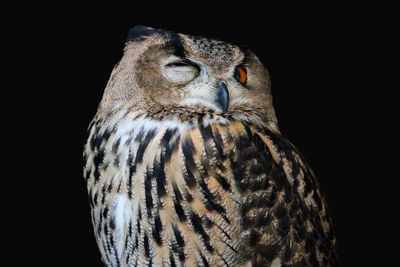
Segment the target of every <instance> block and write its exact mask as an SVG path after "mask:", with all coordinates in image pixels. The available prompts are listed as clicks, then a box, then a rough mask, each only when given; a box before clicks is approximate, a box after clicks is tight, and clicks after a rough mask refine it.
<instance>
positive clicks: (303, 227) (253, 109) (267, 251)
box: [83, 26, 337, 267]
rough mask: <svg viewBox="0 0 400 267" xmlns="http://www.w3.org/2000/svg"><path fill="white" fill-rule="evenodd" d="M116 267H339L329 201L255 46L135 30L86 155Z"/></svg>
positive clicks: (100, 227) (105, 245)
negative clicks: (281, 125) (287, 123)
mask: <svg viewBox="0 0 400 267" xmlns="http://www.w3.org/2000/svg"><path fill="white" fill-rule="evenodd" d="M83 154H84V156H83V157H84V168H83V169H84V170H83V173H84V178H85V181H86V183H87V189H88V195H89V202H90V207H91V218H92V222H93V226H94V234H95V237H96V241H97V245H98V247H99V250H100V252H101V255H102V260H103V262H104V264H105V265H106V266H188V267H189V266H231V267H234V266H336V265H337V252H336V239H335V236H334V231H333V227H332V221H331V218H330V216H329V213H328V208H327V204H326V201H325V199H324V197H323V195H322V193H321V190H320V188H319V186H318V182H317V180H316V178H315V176H314V174H313V172H312V170H311V169H310V167H309V166H308V165H307V163H306V162H305V160H304V158H303V156H302V155H301V154H300V153H299V151H298V150H297V149H296V148H295V147H294V146H293V145H292V144H291V143H290V142H289V141H288V140H287V139H286V138H285V137H284V136H283V135H282V134H281V133H280V131H279V129H278V125H277V118H276V116H275V111H274V107H273V105H272V96H271V90H270V79H269V74H268V72H267V70H266V69H265V68H264V67H263V64H262V63H261V62H260V60H259V59H258V58H257V57H256V55H254V54H253V52H252V51H250V50H249V49H248V48H246V47H240V46H236V45H233V44H229V43H227V42H224V41H219V40H214V39H207V38H202V37H197V36H191V35H185V34H178V33H174V32H171V31H167V30H161V29H153V28H149V27H143V26H136V27H134V28H132V29H131V30H130V31H129V35H128V39H127V41H126V44H125V48H124V54H123V57H122V59H121V60H120V62H119V63H118V64H117V65H116V66H115V68H114V69H113V71H112V73H111V77H110V79H109V81H108V84H107V86H106V89H105V91H104V95H103V98H102V100H101V102H100V104H99V106H98V110H97V113H96V115H95V116H94V118H93V120H92V122H91V123H90V125H89V128H88V139H87V143H86V145H85V146H84V153H83Z"/></svg>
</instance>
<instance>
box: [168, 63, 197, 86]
mask: <svg viewBox="0 0 400 267" xmlns="http://www.w3.org/2000/svg"><path fill="white" fill-rule="evenodd" d="M163 74H164V76H165V77H166V78H167V79H168V80H169V81H171V82H174V83H185V82H188V81H190V80H192V79H193V78H194V77H195V76H196V75H197V74H198V69H197V68H196V66H195V65H194V64H192V63H191V62H189V61H188V62H185V61H184V60H183V61H181V60H177V61H172V62H169V63H166V64H165V65H164V68H163Z"/></svg>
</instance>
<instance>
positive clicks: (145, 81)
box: [102, 26, 276, 121]
mask: <svg viewBox="0 0 400 267" xmlns="http://www.w3.org/2000/svg"><path fill="white" fill-rule="evenodd" d="M121 101H126V102H129V103H131V104H132V105H135V106H137V107H140V108H143V107H146V106H147V107H148V106H165V107H170V106H174V107H178V108H179V107H200V108H207V109H210V110H213V111H215V112H216V113H220V114H222V115H223V114H226V113H233V112H235V110H237V109H238V108H240V107H242V108H246V109H257V110H259V111H261V112H262V113H263V114H264V115H265V118H266V120H270V121H275V120H276V118H275V113H274V110H273V107H272V97H271V94H270V82H269V75H268V72H267V71H266V70H265V68H264V67H263V65H262V63H261V62H260V61H259V59H258V58H257V57H256V56H255V55H254V54H253V53H252V52H251V51H250V50H249V49H247V48H241V47H238V46H235V45H232V44H229V43H226V42H223V41H218V40H212V39H206V38H201V37H194V36H190V35H184V34H176V33H173V32H170V31H165V30H157V29H152V28H147V27H141V26H139V27H134V28H133V29H131V30H130V33H129V36H128V39H127V43H126V47H125V51H124V56H123V58H122V60H121V61H120V63H119V64H118V65H117V66H116V67H115V69H114V71H113V74H112V77H111V79H110V84H109V86H108V87H107V89H106V91H105V97H104V98H103V102H104V103H103V104H104V105H102V106H103V107H105V106H108V107H109V108H110V107H112V106H115V105H120V103H119V102H121ZM242 110H243V109H242Z"/></svg>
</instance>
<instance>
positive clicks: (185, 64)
mask: <svg viewBox="0 0 400 267" xmlns="http://www.w3.org/2000/svg"><path fill="white" fill-rule="evenodd" d="M188 66H190V65H189V64H187V63H184V62H171V63H168V64H167V67H170V68H177V67H188Z"/></svg>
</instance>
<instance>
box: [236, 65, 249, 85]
mask: <svg viewBox="0 0 400 267" xmlns="http://www.w3.org/2000/svg"><path fill="white" fill-rule="evenodd" d="M235 78H236V80H237V81H238V82H240V83H241V84H243V85H245V84H246V81H247V71H246V69H245V68H243V67H236V71H235Z"/></svg>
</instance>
